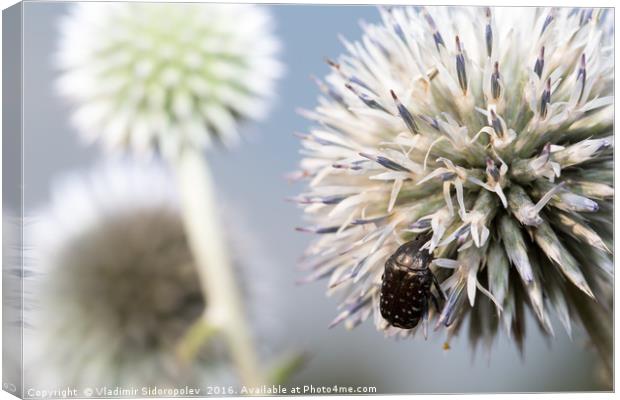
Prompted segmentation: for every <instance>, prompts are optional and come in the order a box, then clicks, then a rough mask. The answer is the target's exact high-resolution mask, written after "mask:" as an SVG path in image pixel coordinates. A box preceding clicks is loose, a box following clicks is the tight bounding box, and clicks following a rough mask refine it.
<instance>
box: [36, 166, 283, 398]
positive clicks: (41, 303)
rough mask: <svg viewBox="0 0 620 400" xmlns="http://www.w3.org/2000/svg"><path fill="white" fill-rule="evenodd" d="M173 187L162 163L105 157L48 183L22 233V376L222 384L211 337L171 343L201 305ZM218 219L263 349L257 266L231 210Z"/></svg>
mask: <svg viewBox="0 0 620 400" xmlns="http://www.w3.org/2000/svg"><path fill="white" fill-rule="evenodd" d="M173 187H174V186H173V184H172V177H171V176H169V173H168V172H167V171H166V170H164V169H163V168H162V167H159V166H158V165H156V164H149V163H134V162H132V161H130V160H124V161H107V162H105V163H102V164H100V165H99V166H97V168H95V169H94V170H93V171H92V172H90V173H74V174H71V175H69V176H67V177H65V178H64V179H62V180H60V181H59V182H57V183H56V184H55V185H54V186H53V191H52V198H51V202H50V204H49V205H48V206H46V208H45V209H42V210H41V211H40V212H38V213H37V214H36V215H35V216H34V217H33V218H32V222H31V223H28V224H27V226H26V231H25V236H26V237H27V239H28V241H29V243H28V244H29V248H30V249H31V250H30V251H29V254H27V258H28V259H29V260H31V263H30V264H31V265H29V266H28V268H27V270H28V275H27V276H28V277H29V278H28V279H27V281H26V282H25V283H24V288H25V290H26V291H27V293H28V300H27V305H28V306H27V307H26V309H27V310H29V311H28V312H27V315H26V317H27V319H26V322H27V323H28V325H29V329H26V331H25V332H26V339H25V343H26V345H25V346H26V348H27V362H26V365H27V368H26V374H27V375H26V376H27V379H26V381H27V382H28V383H31V384H33V386H34V387H36V388H39V389H43V388H46V389H52V388H58V387H60V386H64V385H69V386H72V387H75V388H78V389H80V388H83V387H102V386H110V387H113V386H114V385H119V386H120V387H125V388H127V387H130V386H132V385H133V386H136V385H139V386H142V385H152V386H157V387H161V388H177V387H181V386H183V385H198V386H197V387H201V386H200V385H204V384H207V383H208V382H212V383H218V384H221V383H222V382H233V379H234V378H233V377H234V372H233V368H232V366H231V365H230V363H229V362H228V358H227V352H226V351H225V350H224V349H223V348H222V346H221V343H220V341H219V340H215V341H212V342H209V343H207V345H206V346H203V347H201V348H200V349H199V350H200V351H199V352H198V354H197V356H196V357H195V358H194V359H193V361H192V362H191V363H189V362H188V361H187V360H185V359H184V358H183V357H182V354H180V353H179V349H180V346H181V345H180V343H181V341H182V339H183V338H185V337H186V335H187V334H188V332H189V331H190V328H191V327H192V326H193V324H194V323H195V322H196V321H198V320H199V319H200V318H201V316H202V314H203V312H204V309H205V306H206V304H205V296H204V294H203V293H202V292H201V287H200V283H199V279H198V273H197V269H196V265H195V261H194V259H193V257H192V253H191V252H190V248H189V244H188V240H187V237H186V233H185V231H184V229H183V223H182V218H181V215H180V210H179V206H178V204H177V203H178V201H177V198H176V195H175V192H174V191H172V190H171V189H172V188H173ZM224 217H225V220H226V222H227V229H226V232H225V234H226V236H227V239H228V242H227V243H229V244H230V246H231V247H232V248H233V249H234V250H235V251H234V252H232V254H234V258H233V266H234V269H235V272H236V276H237V279H238V281H239V284H240V286H241V287H242V293H243V296H244V300H245V301H246V302H247V304H249V307H248V309H247V310H246V316H247V318H248V319H249V320H250V321H251V323H252V329H253V334H255V335H259V336H261V339H263V343H264V344H265V349H266V350H269V341H268V340H267V339H268V338H267V337H266V336H267V335H270V333H271V332H273V330H272V329H273V328H272V325H271V322H272V320H273V316H270V315H269V314H270V310H271V309H272V308H273V306H274V304H273V302H271V301H270V299H271V297H270V296H269V293H270V292H272V291H271V290H267V289H268V288H267V287H266V282H269V279H268V276H269V268H268V265H266V263H265V261H264V257H263V256H262V255H261V254H260V252H256V251H255V250H256V248H255V246H254V245H252V240H251V237H250V236H248V235H247V233H246V232H245V231H241V228H239V227H237V226H236V224H237V223H238V220H237V219H236V218H232V219H231V218H229V216H228V214H226V215H225V216H224ZM233 217H234V215H233ZM263 336H265V337H263Z"/></svg>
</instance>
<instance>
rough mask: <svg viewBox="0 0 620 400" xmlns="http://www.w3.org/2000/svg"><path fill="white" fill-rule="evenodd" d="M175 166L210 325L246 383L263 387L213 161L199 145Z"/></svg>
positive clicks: (206, 316) (185, 219)
mask: <svg viewBox="0 0 620 400" xmlns="http://www.w3.org/2000/svg"><path fill="white" fill-rule="evenodd" d="M175 167H176V172H177V176H178V181H179V186H180V196H181V206H182V207H181V208H182V211H181V212H182V215H183V220H184V223H185V230H186V232H187V235H188V240H189V245H190V248H191V250H192V252H193V254H194V258H195V260H196V263H197V267H198V274H199V278H200V283H201V286H202V290H203V292H204V293H205V296H206V303H207V310H206V312H205V315H204V318H205V321H206V324H208V325H209V326H212V327H213V329H216V330H217V331H218V332H220V333H221V334H222V335H223V336H224V337H225V339H226V340H227V342H228V350H229V352H230V354H231V357H232V359H233V361H234V363H235V364H236V367H237V369H238V372H239V375H240V378H241V381H242V382H243V383H244V384H246V385H252V386H257V385H261V384H263V383H264V382H265V380H264V378H263V376H262V373H261V370H260V368H259V365H258V357H257V354H256V351H255V348H254V344H253V343H252V337H251V333H250V329H249V327H248V324H247V321H246V318H245V314H244V312H243V303H242V301H241V296H240V293H239V289H238V288H237V284H236V279H235V274H234V271H233V268H232V264H231V263H230V259H229V257H228V254H227V251H226V250H227V249H226V243H225V241H224V237H225V235H224V231H223V230H222V229H221V226H220V223H219V215H218V213H217V209H218V208H217V203H216V198H215V193H214V185H213V181H212V178H211V173H210V170H209V166H208V163H207V162H206V160H205V157H204V155H203V153H202V152H201V151H200V150H199V149H194V148H185V149H184V150H183V152H182V153H181V154H180V156H179V157H178V158H177V159H176V160H175Z"/></svg>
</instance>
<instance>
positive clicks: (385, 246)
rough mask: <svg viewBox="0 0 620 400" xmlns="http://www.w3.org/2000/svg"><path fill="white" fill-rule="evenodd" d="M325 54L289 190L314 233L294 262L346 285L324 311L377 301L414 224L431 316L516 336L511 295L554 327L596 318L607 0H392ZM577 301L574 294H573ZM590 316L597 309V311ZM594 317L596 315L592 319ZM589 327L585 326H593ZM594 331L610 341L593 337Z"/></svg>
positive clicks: (604, 251)
mask: <svg viewBox="0 0 620 400" xmlns="http://www.w3.org/2000/svg"><path fill="white" fill-rule="evenodd" d="M380 12H381V19H382V22H381V23H379V24H376V25H368V24H364V25H363V30H364V35H363V37H362V39H361V40H360V41H358V42H349V41H347V40H343V44H344V47H345V48H346V54H344V55H342V56H341V57H340V58H338V59H337V60H328V64H329V66H330V67H331V70H332V72H331V73H330V74H329V75H328V76H327V77H326V78H325V80H324V81H320V82H319V83H320V89H321V92H322V93H323V95H322V96H321V97H320V99H319V104H318V106H317V107H316V108H315V109H314V110H311V111H305V112H304V113H305V115H306V116H307V117H308V118H309V119H311V120H313V121H315V122H316V123H317V126H316V127H315V128H313V129H312V130H311V131H310V133H309V134H307V135H302V146H303V150H302V154H303V159H302V161H301V165H300V167H301V170H300V171H299V172H298V173H296V176H297V177H299V178H303V179H306V180H307V181H308V186H307V190H306V192H305V193H302V194H301V195H300V196H299V197H298V198H297V200H298V202H299V203H300V204H301V205H302V206H303V208H304V211H305V213H306V215H307V217H308V219H309V220H310V221H311V222H310V223H311V225H310V226H308V227H304V228H301V229H300V230H302V231H307V232H312V233H315V234H318V235H320V237H319V238H318V239H317V240H316V241H315V242H314V243H313V244H312V245H311V246H310V247H309V248H308V250H307V252H306V254H305V255H304V260H303V262H302V264H303V267H305V268H307V269H308V270H309V271H310V273H309V275H308V277H307V279H306V280H308V281H311V280H315V279H321V278H329V282H328V287H329V289H328V293H329V294H336V295H340V296H341V297H342V299H343V300H342V305H341V311H340V313H339V314H338V316H337V318H336V319H335V320H334V322H333V324H334V325H335V324H338V323H344V324H345V325H346V326H347V327H349V328H350V327H353V326H356V325H358V324H360V323H361V322H363V321H364V320H366V319H368V318H369V317H373V318H374V322H375V325H376V326H377V328H378V329H379V330H381V331H384V332H385V333H386V335H390V336H412V335H415V334H416V332H418V331H423V333H424V335H427V333H428V331H427V329H418V327H419V326H423V325H424V327H425V328H426V327H427V326H426V324H420V325H418V327H416V328H414V329H411V330H403V329H398V328H395V327H394V326H391V324H389V323H388V322H387V321H386V320H385V319H384V318H383V317H382V316H381V314H380V312H379V309H378V307H379V306H378V303H379V297H380V296H379V293H380V290H381V282H382V275H383V272H384V264H385V262H386V260H387V259H388V257H390V255H391V254H393V253H394V252H395V250H396V249H397V248H398V247H399V246H400V245H402V244H403V243H405V242H407V241H409V240H411V239H413V238H414V237H416V236H417V235H419V234H422V233H426V234H428V235H429V237H430V239H429V240H428V241H427V242H426V244H425V246H424V248H425V249H427V250H428V251H430V252H431V253H432V255H433V258H434V260H433V262H432V264H431V265H430V268H431V270H432V271H433V273H434V275H435V276H436V277H437V278H438V280H439V281H440V282H441V285H440V286H441V290H442V291H443V292H444V293H445V294H446V296H447V299H446V301H445V302H442V303H441V304H440V305H439V306H438V307H437V308H434V307H430V310H429V311H428V315H427V317H430V318H429V319H430V320H433V321H434V326H435V327H436V328H441V327H446V328H447V330H448V336H449V337H450V336H452V335H454V334H456V333H457V332H458V331H459V330H460V328H461V327H462V326H463V325H464V323H463V321H465V320H467V319H468V320H469V326H470V328H469V330H470V336H471V338H472V340H473V342H474V343H476V342H477V341H478V340H479V339H480V338H485V341H486V342H487V343H491V342H492V340H493V338H494V336H495V333H496V332H497V331H498V329H499V327H500V326H502V325H503V326H504V327H505V328H506V331H507V332H508V334H509V335H511V336H512V337H513V338H514V340H515V341H516V342H517V343H518V344H520V343H521V341H522V339H523V334H524V331H523V324H524V321H525V319H524V309H525V308H530V309H531V310H532V311H533V314H534V315H535V318H536V321H537V322H538V324H539V326H540V327H541V328H542V330H543V332H545V333H546V334H549V335H553V334H554V328H553V326H552V324H551V322H550V321H551V319H550V315H551V314H552V313H555V314H556V315H557V317H558V319H559V320H560V321H561V323H562V324H563V325H564V327H565V329H566V331H567V332H568V333H569V334H570V333H571V329H572V328H571V326H572V325H571V323H572V322H571V321H572V320H573V319H574V318H579V319H581V320H582V322H583V324H584V326H586V329H588V331H590V333H591V334H592V335H593V339H594V341H595V342H596V343H601V342H603V341H604V339H601V340H599V339H600V335H598V334H597V333H596V331H597V329H598V328H596V327H599V328H600V327H601V326H602V325H601V324H606V323H607V322H608V321H610V313H609V309H608V307H609V306H610V302H611V294H610V291H609V288H610V287H611V281H612V280H611V273H612V269H613V267H612V263H611V254H610V253H611V252H610V249H611V248H612V246H611V242H612V229H611V224H612V223H611V221H612V218H611V216H612V200H613V187H612V184H613V175H612V168H611V167H612V153H613V152H612V148H613V137H612V135H613V123H612V110H613V94H612V86H613V85H612V83H613V78H612V77H613V73H612V68H613V62H612V59H611V55H612V54H613V47H612V42H611V36H610V35H609V32H611V31H612V29H613V21H611V18H612V16H611V13H610V12H609V10H605V9H594V10H593V9H572V10H571V9H542V8H520V7H519V8H515V7H512V8H497V9H495V8H493V9H490V8H473V7H458V8H456V7H455V8H450V7H448V8H446V7H437V8H428V9H426V8H389V9H385V8H384V9H381V10H380ZM586 308H587V309H588V310H589V311H587V312H586V311H585V309H586ZM593 320H596V321H597V322H596V323H595V322H593ZM599 331H602V329H599ZM593 332H594V333H593ZM606 343H607V342H606Z"/></svg>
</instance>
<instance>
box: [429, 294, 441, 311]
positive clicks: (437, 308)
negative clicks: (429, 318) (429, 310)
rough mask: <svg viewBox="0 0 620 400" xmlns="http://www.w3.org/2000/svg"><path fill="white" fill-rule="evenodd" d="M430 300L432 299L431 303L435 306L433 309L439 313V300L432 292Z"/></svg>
mask: <svg viewBox="0 0 620 400" xmlns="http://www.w3.org/2000/svg"><path fill="white" fill-rule="evenodd" d="M431 300H432V301H433V305H434V306H435V310H437V313H438V314H441V309H440V308H439V301H438V300H437V297H435V295H434V294H432V293H431Z"/></svg>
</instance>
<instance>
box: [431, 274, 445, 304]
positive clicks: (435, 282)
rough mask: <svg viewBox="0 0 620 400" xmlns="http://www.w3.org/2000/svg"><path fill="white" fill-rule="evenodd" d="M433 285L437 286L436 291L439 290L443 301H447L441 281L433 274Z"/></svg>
mask: <svg viewBox="0 0 620 400" xmlns="http://www.w3.org/2000/svg"><path fill="white" fill-rule="evenodd" d="M433 284H434V285H435V289H437V291H438V292H439V296H441V299H442V300H443V301H446V294H445V293H444V292H443V290H441V286H440V285H439V281H438V280H437V277H436V276H435V274H433Z"/></svg>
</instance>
